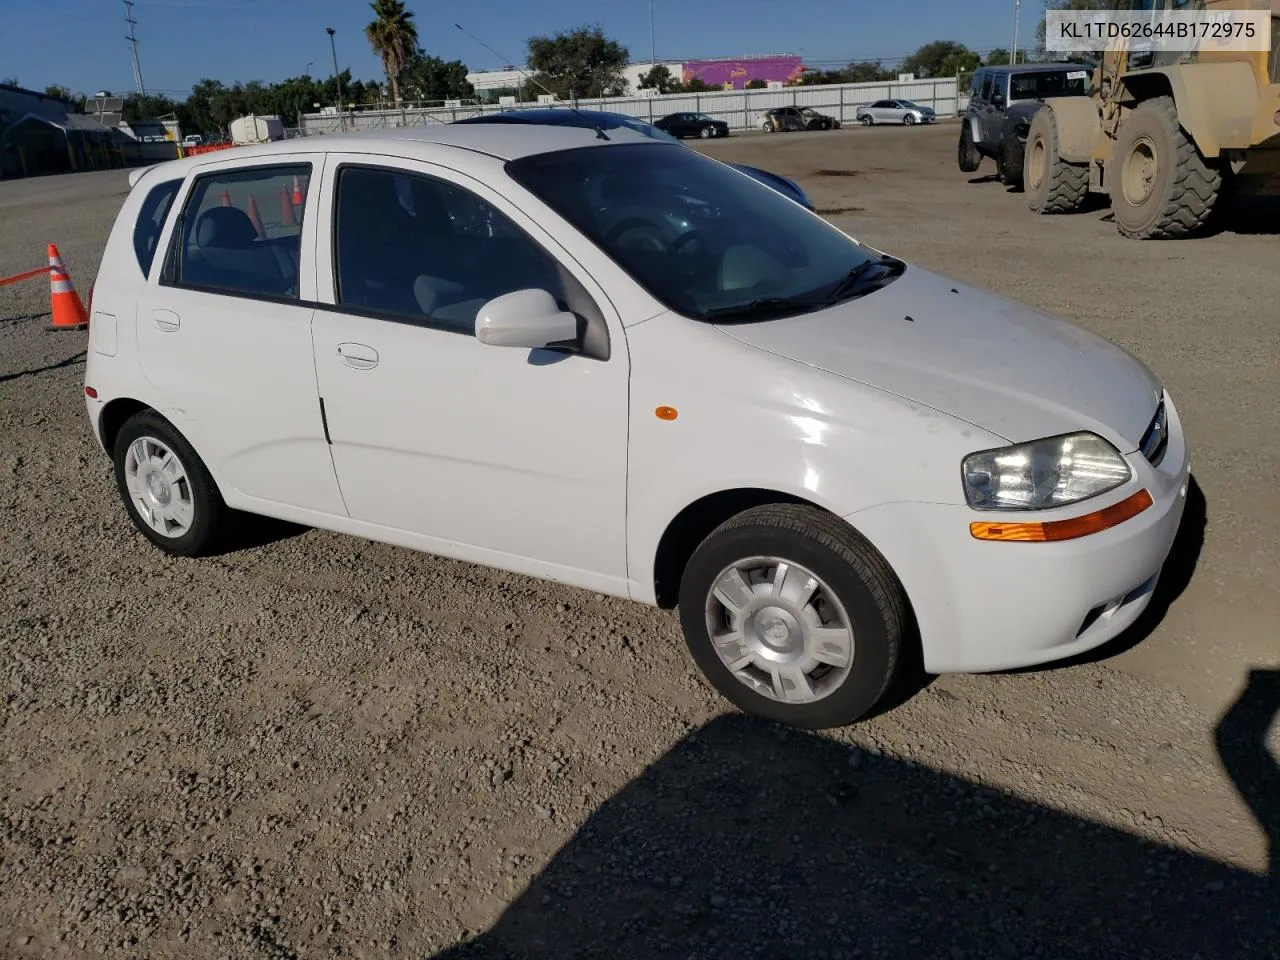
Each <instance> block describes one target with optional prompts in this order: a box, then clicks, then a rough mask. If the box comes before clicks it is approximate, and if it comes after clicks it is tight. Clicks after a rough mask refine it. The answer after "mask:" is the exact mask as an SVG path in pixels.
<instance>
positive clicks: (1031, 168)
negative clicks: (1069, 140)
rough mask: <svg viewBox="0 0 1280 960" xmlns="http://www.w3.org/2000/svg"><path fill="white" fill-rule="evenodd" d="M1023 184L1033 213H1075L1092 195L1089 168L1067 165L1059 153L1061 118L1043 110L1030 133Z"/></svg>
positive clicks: (1073, 164)
mask: <svg viewBox="0 0 1280 960" xmlns="http://www.w3.org/2000/svg"><path fill="white" fill-rule="evenodd" d="M1022 183H1023V186H1024V188H1025V189H1026V191H1027V206H1029V207H1030V208H1031V211H1032V213H1075V212H1076V211H1077V210H1079V209H1080V208H1081V207H1082V206H1084V201H1085V199H1086V197H1088V195H1089V168H1088V166H1086V165H1083V164H1075V163H1068V162H1067V161H1065V160H1063V159H1062V157H1061V156H1060V155H1059V153H1058V119H1057V117H1056V116H1055V115H1054V113H1053V111H1052V110H1051V109H1049V108H1048V107H1044V108H1042V109H1040V110H1038V111H1037V112H1036V115H1035V117H1034V118H1033V119H1032V121H1031V129H1030V130H1029V131H1028V132H1027V146H1026V150H1025V152H1024V153H1023V156H1022Z"/></svg>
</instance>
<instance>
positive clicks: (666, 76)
mask: <svg viewBox="0 0 1280 960" xmlns="http://www.w3.org/2000/svg"><path fill="white" fill-rule="evenodd" d="M640 89H641V90H657V91H658V92H659V93H678V92H679V91H680V81H679V80H678V79H677V78H676V76H675V75H674V74H673V73H672V72H671V68H670V67H668V66H667V65H666V64H665V63H658V64H654V66H652V67H651V68H650V69H649V72H648V73H646V74H645V75H644V76H642V77H641V78H640Z"/></svg>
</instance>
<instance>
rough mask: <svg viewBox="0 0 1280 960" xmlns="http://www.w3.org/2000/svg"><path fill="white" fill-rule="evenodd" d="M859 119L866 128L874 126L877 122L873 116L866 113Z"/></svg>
mask: <svg viewBox="0 0 1280 960" xmlns="http://www.w3.org/2000/svg"><path fill="white" fill-rule="evenodd" d="M859 119H860V120H861V121H862V125H863V126H864V127H870V126H873V125H874V124H875V122H876V121H875V118H874V117H872V116H871V114H869V113H864V114H863V115H862V116H861V117H859Z"/></svg>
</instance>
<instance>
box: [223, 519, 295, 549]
mask: <svg viewBox="0 0 1280 960" xmlns="http://www.w3.org/2000/svg"><path fill="white" fill-rule="evenodd" d="M310 529H311V528H310V527H304V526H303V525H302V524H298V523H292V522H291V521H288V520H277V519H276V518H275V517H263V516H259V515H257V514H248V513H246V514H239V515H237V516H236V518H235V524H234V526H233V528H232V531H231V535H230V536H229V537H227V540H226V543H225V544H224V545H223V547H222V549H221V550H220V551H218V552H219V553H221V554H224V555H225V554H231V553H240V552H242V551H245V550H257V549H259V548H261V547H268V546H270V545H271V544H273V543H279V542H280V541H282V540H292V539H293V538H294V537H298V536H301V535H302V534H304V533H306V532H307V531H308V530H310Z"/></svg>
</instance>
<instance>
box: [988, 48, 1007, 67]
mask: <svg viewBox="0 0 1280 960" xmlns="http://www.w3.org/2000/svg"><path fill="white" fill-rule="evenodd" d="M984 62H985V64H986V65H987V66H988V67H1003V66H1006V65H1007V64H1008V63H1009V51H1008V50H1006V49H1005V48H1004V47H996V48H995V49H994V50H992V51H991V52H989V53H988V54H987V59H986V60H985V61H984Z"/></svg>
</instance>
